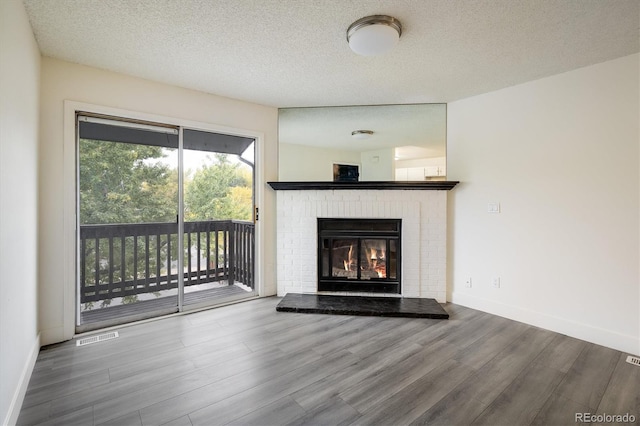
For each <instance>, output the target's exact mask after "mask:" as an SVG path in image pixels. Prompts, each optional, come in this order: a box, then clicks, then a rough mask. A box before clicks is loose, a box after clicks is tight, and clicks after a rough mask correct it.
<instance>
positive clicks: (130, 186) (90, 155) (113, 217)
mask: <svg viewBox="0 0 640 426" xmlns="http://www.w3.org/2000/svg"><path fill="white" fill-rule="evenodd" d="M164 156H165V154H164V153H163V149H162V148H161V147H157V146H147V145H134V144H127V143H118V142H107V141H97V140H87V139H81V140H80V223H81V224H105V223H139V222H170V221H174V220H175V215H176V210H177V200H178V196H177V194H178V181H177V171H175V170H172V169H170V168H169V166H167V165H166V164H163V163H161V162H159V161H158V160H159V159H161V158H163V157H164Z"/></svg>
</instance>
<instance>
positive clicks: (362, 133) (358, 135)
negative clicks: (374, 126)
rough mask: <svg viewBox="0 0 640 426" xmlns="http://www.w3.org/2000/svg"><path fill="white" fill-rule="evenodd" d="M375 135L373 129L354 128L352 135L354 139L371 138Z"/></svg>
mask: <svg viewBox="0 0 640 426" xmlns="http://www.w3.org/2000/svg"><path fill="white" fill-rule="evenodd" d="M371 135H373V130H354V131H353V132H351V136H353V138H354V139H369V138H370V137H371Z"/></svg>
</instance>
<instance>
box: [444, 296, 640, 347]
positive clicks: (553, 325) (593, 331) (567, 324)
mask: <svg viewBox="0 0 640 426" xmlns="http://www.w3.org/2000/svg"><path fill="white" fill-rule="evenodd" d="M451 302H452V303H455V304H457V305H461V306H466V307H468V308H473V309H477V310H479V311H482V312H487V313H490V314H493V315H498V316H501V317H504V318H509V319H512V320H514V321H519V322H523V323H525V324H529V325H533V326H536V327H540V328H544V329H546V330H551V331H554V332H556V333H561V334H565V335H567V336H571V337H575V338H576V339H580V340H585V341H587V342H591V343H595V344H597V345H602V346H606V347H609V348H613V349H617V350H619V351H622V352H627V353H629V354H635V355H637V354H640V339H639V338H638V336H629V335H625V334H621V333H618V332H616V331H613V330H606V329H604V328H598V327H593V326H590V325H587V324H583V323H579V322H576V321H572V320H569V319H566V318H561V317H557V316H555V315H549V314H545V313H542V312H538V311H533V310H531V309H525V308H521V307H519V306H514V305H507V304H504V303H501V302H496V301H495V300H489V299H485V298H482V297H477V296H474V295H471V294H468V293H461V292H453V293H452V294H451Z"/></svg>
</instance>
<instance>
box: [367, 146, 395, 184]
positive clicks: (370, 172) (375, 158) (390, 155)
mask: <svg viewBox="0 0 640 426" xmlns="http://www.w3.org/2000/svg"><path fill="white" fill-rule="evenodd" d="M394 155H395V149H394V148H385V149H377V150H374V151H364V152H362V153H361V154H360V158H361V162H362V170H361V171H360V180H363V181H391V180H395V179H396V168H395V158H394Z"/></svg>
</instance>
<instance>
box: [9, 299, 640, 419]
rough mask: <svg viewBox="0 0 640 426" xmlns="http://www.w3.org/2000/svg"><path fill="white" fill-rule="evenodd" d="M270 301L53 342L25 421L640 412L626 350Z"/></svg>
mask: <svg viewBox="0 0 640 426" xmlns="http://www.w3.org/2000/svg"><path fill="white" fill-rule="evenodd" d="M280 300H281V299H279V298H275V297H271V298H264V299H257V300H252V301H248V302H243V303H239V304H236V305H231V306H225V307H221V308H217V309H212V310H209V311H203V312H198V313H193V314H189V315H184V316H178V317H172V318H166V319H161V320H158V321H154V322H151V323H147V324H139V325H133V326H129V327H121V328H120V329H119V330H118V331H119V334H120V337H119V338H118V339H114V340H109V341H105V342H101V343H96V344H92V345H88V346H84V347H81V348H77V347H76V346H75V341H71V342H65V343H62V344H58V345H52V346H49V347H46V348H43V349H42V350H41V352H40V354H39V356H38V361H37V363H36V366H35V369H34V371H33V375H32V377H31V381H30V383H29V388H28V391H27V395H26V397H25V401H24V404H23V407H22V411H21V413H20V417H19V420H18V423H19V424H20V425H54V424H59V425H73V424H78V425H176V426H178V425H223V424H231V425H303V424H307V425H352V424H353V425H419V424H429V425H431V424H446V425H468V424H478V425H484V424H486V425H510V426H514V425H530V424H540V425H573V424H576V421H575V413H592V414H593V413H607V414H625V413H630V414H632V415H634V416H635V417H636V422H638V419H639V418H640V396H639V395H640V368H638V367H637V366H633V365H631V364H629V363H627V362H625V359H626V354H624V353H621V352H618V351H615V350H613V349H609V348H605V347H602V346H598V345H594V344H591V343H587V342H583V341H580V340H576V339H573V338H570V337H567V336H563V335H560V334H557V333H553V332H550V331H546V330H543V329H539V328H536V327H532V326H528V325H526V324H522V323H518V322H515V321H510V320H507V319H504V318H500V317H496V316H493V315H489V314H487V313H483V312H479V311H475V310H473V309H469V308H465V307H462V306H457V305H453V304H447V305H445V309H446V310H447V312H449V314H450V315H451V317H450V319H449V320H431V319H417V318H416V319H412V318H384V317H351V316H339V315H335V316H334V315H321V314H297V313H288V312H276V311H275V306H276V305H277V303H278V302H279V301H280Z"/></svg>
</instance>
